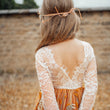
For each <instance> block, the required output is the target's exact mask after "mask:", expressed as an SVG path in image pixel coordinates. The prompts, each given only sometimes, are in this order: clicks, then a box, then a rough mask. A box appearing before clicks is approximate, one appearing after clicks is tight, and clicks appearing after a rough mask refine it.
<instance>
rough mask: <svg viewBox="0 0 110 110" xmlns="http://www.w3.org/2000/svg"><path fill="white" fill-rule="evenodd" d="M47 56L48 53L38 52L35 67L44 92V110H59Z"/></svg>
mask: <svg viewBox="0 0 110 110" xmlns="http://www.w3.org/2000/svg"><path fill="white" fill-rule="evenodd" d="M45 54H46V53H42V52H41V51H38V52H37V53H36V55H35V66H36V70H37V75H38V80H39V84H40V89H41V92H42V102H43V105H44V110H59V108H58V104H57V101H56V97H55V94H54V88H53V84H52V81H51V79H50V75H49V70H48V66H47V65H46V63H45V60H46V59H45V58H44V56H45Z"/></svg>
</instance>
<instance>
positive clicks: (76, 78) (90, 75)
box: [35, 41, 98, 110]
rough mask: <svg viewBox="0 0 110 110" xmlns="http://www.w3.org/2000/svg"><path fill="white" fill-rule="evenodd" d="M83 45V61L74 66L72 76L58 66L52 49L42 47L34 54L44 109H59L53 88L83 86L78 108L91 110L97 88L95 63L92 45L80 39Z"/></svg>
mask: <svg viewBox="0 0 110 110" xmlns="http://www.w3.org/2000/svg"><path fill="white" fill-rule="evenodd" d="M81 43H82V44H83V46H84V53H85V58H84V61H83V62H82V63H81V64H80V65H79V66H77V67H76V69H75V71H74V75H73V76H72V78H70V77H69V75H68V72H67V71H66V68H65V67H63V66H62V67H60V66H59V65H58V64H57V63H56V62H55V59H54V55H53V53H52V50H51V49H50V48H48V47H43V48H41V49H39V50H38V51H37V53H36V54H35V66H36V70H37V75H38V79H39V84H40V88H41V91H42V94H43V95H42V102H43V106H44V109H45V110H51V109H52V110H59V107H58V104H57V101H56V97H55V93H54V88H59V89H60V88H61V89H77V88H79V87H83V86H85V90H84V94H83V96H82V101H81V104H80V108H79V110H92V107H93V105H94V102H95V97H96V93H97V88H98V82H97V65H96V59H95V55H94V50H93V48H92V46H91V45H90V44H89V43H87V42H85V41H81Z"/></svg>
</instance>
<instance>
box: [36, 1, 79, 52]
mask: <svg viewBox="0 0 110 110" xmlns="http://www.w3.org/2000/svg"><path fill="white" fill-rule="evenodd" d="M55 7H56V8H57V9H58V11H59V13H63V12H69V11H70V10H71V9H72V8H74V5H73V1H72V0H43V4H42V8H41V13H40V14H41V15H47V14H54V13H56V10H55ZM48 19H49V20H48ZM41 20H42V21H46V20H48V21H47V22H44V23H43V22H41V36H42V40H41V42H40V44H39V45H38V47H37V49H36V51H35V52H37V50H38V49H40V48H42V47H44V46H48V45H52V44H56V43H59V42H63V41H65V40H69V39H73V38H74V37H75V35H76V32H77V31H78V30H79V26H80V19H79V16H78V15H77V14H76V13H75V11H73V12H72V13H69V14H68V16H65V17H60V16H59V15H57V16H41Z"/></svg>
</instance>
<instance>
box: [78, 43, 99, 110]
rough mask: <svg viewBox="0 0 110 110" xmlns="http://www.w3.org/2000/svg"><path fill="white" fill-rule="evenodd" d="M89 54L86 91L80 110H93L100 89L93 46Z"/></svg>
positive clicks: (90, 47) (89, 49)
mask: <svg viewBox="0 0 110 110" xmlns="http://www.w3.org/2000/svg"><path fill="white" fill-rule="evenodd" d="M88 52H89V64H88V67H87V71H86V73H85V79H84V82H85V90H84V94H83V97H82V101H81V104H80V108H79V110H92V108H93V106H94V103H95V98H96V94H97V88H98V81H97V65H96V59H95V55H94V50H93V48H92V46H91V45H89V48H88Z"/></svg>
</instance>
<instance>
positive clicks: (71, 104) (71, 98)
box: [35, 87, 94, 110]
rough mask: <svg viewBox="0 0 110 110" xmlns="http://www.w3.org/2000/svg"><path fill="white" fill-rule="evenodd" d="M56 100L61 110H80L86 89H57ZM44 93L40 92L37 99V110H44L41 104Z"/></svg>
mask: <svg viewBox="0 0 110 110" xmlns="http://www.w3.org/2000/svg"><path fill="white" fill-rule="evenodd" d="M54 90H55V95H56V100H57V103H58V106H59V109H60V110H78V109H79V106H80V103H81V99H82V95H83V92H84V88H83V87H81V88H78V89H74V90H73V89H57V88H55V89H54ZM41 96H42V93H41V92H39V95H38V97H37V104H36V106H35V110H44V108H43V106H42V102H41V100H40V99H41ZM93 110H94V109H93Z"/></svg>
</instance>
